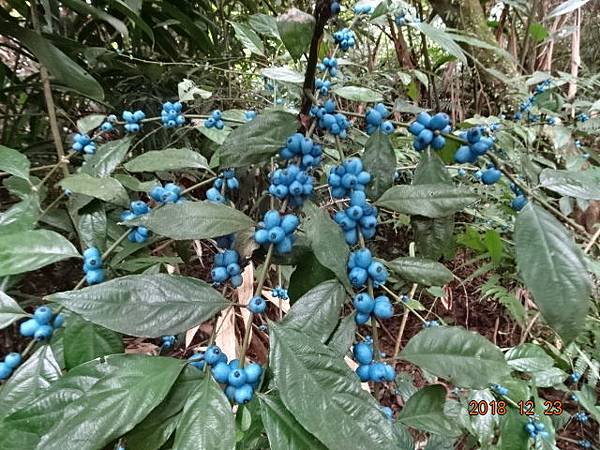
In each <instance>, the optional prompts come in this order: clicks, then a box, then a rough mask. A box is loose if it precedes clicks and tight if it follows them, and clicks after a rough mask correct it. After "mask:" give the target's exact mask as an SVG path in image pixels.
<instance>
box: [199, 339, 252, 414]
mask: <svg viewBox="0 0 600 450" xmlns="http://www.w3.org/2000/svg"><path fill="white" fill-rule="evenodd" d="M188 361H190V364H191V365H192V366H194V367H196V368H198V369H201V370H202V369H204V366H205V364H208V365H209V366H210V367H211V369H212V370H211V373H212V375H213V378H214V379H215V381H217V383H220V384H223V385H225V395H226V396H227V398H228V399H229V400H230V401H233V402H235V403H237V404H238V405H243V404H246V403H248V402H249V401H250V400H252V397H253V396H254V390H255V389H256V387H257V386H258V383H259V382H260V378H261V376H262V372H263V370H262V367H261V366H260V364H256V363H252V364H248V365H247V366H246V367H244V368H240V362H239V360H237V359H234V360H232V361H231V362H229V363H228V362H227V355H226V354H225V353H223V352H222V351H221V349H220V348H219V347H217V346H216V345H211V346H210V347H208V348H207V349H206V351H205V352H200V353H196V354H194V355H192V356H191V357H190V358H189V359H188Z"/></svg>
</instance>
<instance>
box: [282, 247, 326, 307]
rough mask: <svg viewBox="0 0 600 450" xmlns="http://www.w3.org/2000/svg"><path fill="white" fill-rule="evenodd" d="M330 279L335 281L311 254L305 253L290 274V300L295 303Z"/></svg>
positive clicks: (309, 252)
mask: <svg viewBox="0 0 600 450" xmlns="http://www.w3.org/2000/svg"><path fill="white" fill-rule="evenodd" d="M331 279H335V274H334V273H333V272H332V271H331V270H329V269H328V268H327V267H324V266H323V265H321V263H319V261H318V260H317V257H316V256H315V255H314V253H313V252H311V251H308V252H306V254H304V255H303V257H302V258H301V259H300V261H299V262H298V264H297V265H296V269H295V270H294V272H292V276H291V278H290V286H289V289H288V290H289V296H290V300H291V301H292V302H294V301H296V300H297V299H298V298H300V297H302V296H303V295H304V294H306V293H307V292H308V291H309V290H311V289H312V288H314V287H315V286H317V285H319V284H320V283H322V282H324V281H327V280H331Z"/></svg>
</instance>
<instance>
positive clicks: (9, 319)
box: [0, 291, 29, 330]
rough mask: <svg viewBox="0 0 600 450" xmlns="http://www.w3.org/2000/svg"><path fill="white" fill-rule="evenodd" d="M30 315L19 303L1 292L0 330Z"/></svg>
mask: <svg viewBox="0 0 600 450" xmlns="http://www.w3.org/2000/svg"><path fill="white" fill-rule="evenodd" d="M28 315H29V314H27V313H26V312H25V311H23V309H22V308H21V307H20V306H19V304H18V303H17V302H15V301H14V300H13V299H12V298H11V297H9V296H8V295H6V294H5V293H4V292H2V291H0V330H1V329H3V328H6V327H7V326H9V325H10V324H11V323H13V322H15V321H17V320H19V319H21V318H23V317H27V316H28Z"/></svg>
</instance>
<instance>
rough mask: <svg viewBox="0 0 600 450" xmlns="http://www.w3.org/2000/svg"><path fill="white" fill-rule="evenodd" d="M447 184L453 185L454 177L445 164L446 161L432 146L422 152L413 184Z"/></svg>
mask: <svg viewBox="0 0 600 450" xmlns="http://www.w3.org/2000/svg"><path fill="white" fill-rule="evenodd" d="M438 183H440V184H447V185H449V186H452V177H451V176H450V173H449V172H448V169H446V166H445V165H444V161H442V160H441V159H440V157H439V156H438V154H437V152H435V151H434V150H432V149H431V148H427V150H425V151H424V152H421V159H420V160H419V164H417V168H416V169H415V175H414V178H413V183H412V184H413V185H419V184H438Z"/></svg>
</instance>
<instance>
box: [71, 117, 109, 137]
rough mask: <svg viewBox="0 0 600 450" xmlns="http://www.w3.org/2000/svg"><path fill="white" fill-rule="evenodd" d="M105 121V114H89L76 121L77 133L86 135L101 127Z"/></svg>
mask: <svg viewBox="0 0 600 450" xmlns="http://www.w3.org/2000/svg"><path fill="white" fill-rule="evenodd" d="M105 120H106V114H90V115H87V116H85V117H82V118H81V119H78V120H77V131H79V132H80V133H85V134H88V133H89V132H90V131H92V130H94V129H95V128H98V127H99V126H100V125H102V122H104V121H105Z"/></svg>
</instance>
